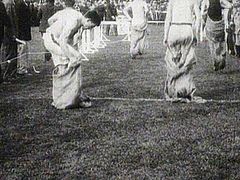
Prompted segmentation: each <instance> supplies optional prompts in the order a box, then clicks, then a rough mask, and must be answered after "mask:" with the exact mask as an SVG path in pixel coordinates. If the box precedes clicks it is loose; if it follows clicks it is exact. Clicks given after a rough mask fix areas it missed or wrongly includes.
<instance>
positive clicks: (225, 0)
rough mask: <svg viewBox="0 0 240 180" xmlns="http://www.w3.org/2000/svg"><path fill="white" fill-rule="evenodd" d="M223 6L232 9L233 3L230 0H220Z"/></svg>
mask: <svg viewBox="0 0 240 180" xmlns="http://www.w3.org/2000/svg"><path fill="white" fill-rule="evenodd" d="M220 3H221V6H222V7H223V8H224V9H231V8H232V3H230V2H228V1H227V0H220Z"/></svg>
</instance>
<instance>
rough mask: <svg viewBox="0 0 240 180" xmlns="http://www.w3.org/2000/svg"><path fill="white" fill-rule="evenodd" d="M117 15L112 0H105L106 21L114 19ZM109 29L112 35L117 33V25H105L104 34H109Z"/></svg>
mask: <svg viewBox="0 0 240 180" xmlns="http://www.w3.org/2000/svg"><path fill="white" fill-rule="evenodd" d="M116 16H117V9H116V6H115V4H114V0H111V2H110V0H106V15H105V20H106V21H116ZM110 30H112V31H113V35H115V36H116V35H117V25H106V31H105V33H106V35H108V36H109V35H110Z"/></svg>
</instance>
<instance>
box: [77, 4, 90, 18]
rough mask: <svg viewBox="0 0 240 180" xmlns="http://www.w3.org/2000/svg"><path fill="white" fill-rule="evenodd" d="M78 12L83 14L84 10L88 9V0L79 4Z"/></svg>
mask: <svg viewBox="0 0 240 180" xmlns="http://www.w3.org/2000/svg"><path fill="white" fill-rule="evenodd" d="M79 8H80V12H81V13H82V14H83V15H84V14H85V13H86V12H88V11H89V10H90V6H88V2H87V1H84V2H83V3H81V4H80V7H79Z"/></svg>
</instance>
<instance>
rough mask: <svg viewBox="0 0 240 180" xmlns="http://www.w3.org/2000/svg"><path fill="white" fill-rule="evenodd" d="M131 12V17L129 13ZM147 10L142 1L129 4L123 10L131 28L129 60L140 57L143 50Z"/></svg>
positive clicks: (145, 4) (136, 0)
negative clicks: (130, 23)
mask: <svg viewBox="0 0 240 180" xmlns="http://www.w3.org/2000/svg"><path fill="white" fill-rule="evenodd" d="M130 10H132V17H131V16H130V15H129V11H130ZM148 12H149V8H148V5H147V3H146V2H145V1H144V0H134V1H133V2H130V3H129V4H128V5H127V7H126V8H125V9H124V10H123V13H124V14H125V16H126V17H127V18H128V19H129V20H130V21H131V22H132V26H131V45H130V54H131V58H132V59H134V58H136V56H137V55H142V53H143V49H144V40H145V37H146V31H147V25H148V24H147V14H148Z"/></svg>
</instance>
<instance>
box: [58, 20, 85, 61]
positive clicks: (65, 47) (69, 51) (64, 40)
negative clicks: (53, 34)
mask: <svg viewBox="0 0 240 180" xmlns="http://www.w3.org/2000/svg"><path fill="white" fill-rule="evenodd" d="M77 26H78V23H77V21H76V22H72V23H71V24H70V23H68V24H66V25H65V26H64V29H63V32H62V34H61V35H60V37H59V45H60V47H61V49H62V51H63V52H64V54H65V55H66V56H67V57H68V58H69V59H70V63H71V62H73V61H76V60H79V58H80V57H81V55H80V53H79V52H78V51H77V50H76V49H74V47H73V46H72V45H71V44H69V40H70V39H69V38H70V37H72V34H73V31H74V32H75V31H76V28H77ZM79 28H80V27H79Z"/></svg>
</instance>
